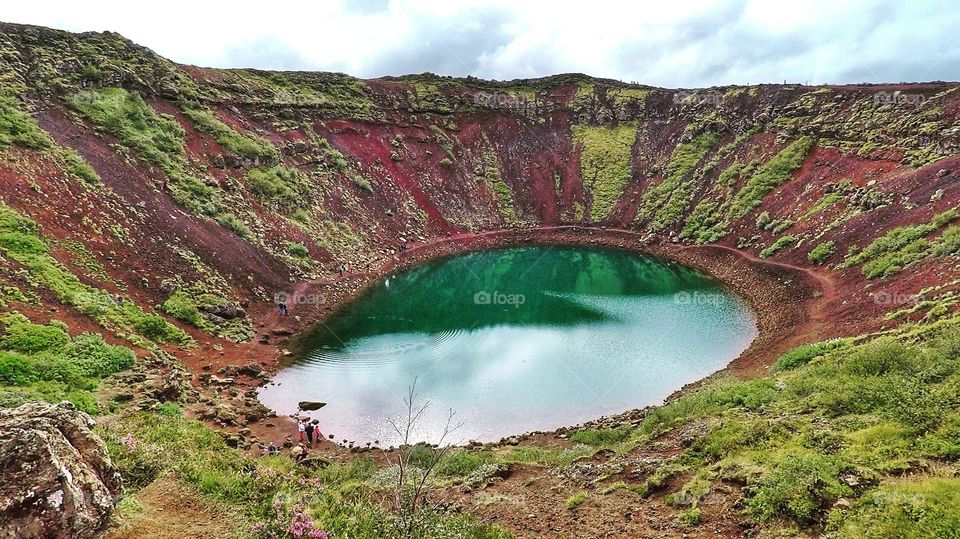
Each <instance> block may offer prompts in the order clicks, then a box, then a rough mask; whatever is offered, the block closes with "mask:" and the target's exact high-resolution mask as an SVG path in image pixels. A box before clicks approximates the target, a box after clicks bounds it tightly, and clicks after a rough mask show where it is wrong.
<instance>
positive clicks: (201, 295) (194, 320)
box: [161, 246, 256, 342]
mask: <svg viewBox="0 0 960 539" xmlns="http://www.w3.org/2000/svg"><path fill="white" fill-rule="evenodd" d="M171 248H172V249H173V251H174V252H176V253H177V255H178V256H179V257H180V260H181V262H182V264H183V266H182V268H183V269H182V271H181V272H180V273H179V274H177V275H173V276H171V277H169V278H167V279H165V280H164V281H163V283H162V286H163V288H164V289H166V290H172V292H170V295H169V296H168V297H167V299H166V300H165V301H164V302H163V304H162V306H161V309H162V310H163V312H165V313H167V314H169V315H170V316H172V317H173V318H175V319H177V320H180V321H181V322H184V323H186V324H190V325H191V326H193V327H195V328H198V329H201V330H203V331H206V332H208V333H210V334H212V335H216V336H218V337H222V338H225V339H228V340H230V341H233V342H245V341H249V340H250V339H252V338H253V337H254V335H255V334H256V332H255V331H254V329H253V321H252V320H251V319H250V317H249V315H248V314H247V312H246V311H245V310H244V309H242V308H241V305H240V302H239V301H237V300H236V298H235V294H234V292H233V289H232V287H231V286H230V283H229V282H228V281H227V280H226V279H225V278H224V277H223V275H221V274H220V272H218V271H217V270H216V269H214V268H212V267H210V266H209V265H207V264H206V263H204V262H203V261H202V260H200V257H199V256H197V255H196V253H194V252H192V251H190V250H188V249H185V248H182V247H177V246H171Z"/></svg>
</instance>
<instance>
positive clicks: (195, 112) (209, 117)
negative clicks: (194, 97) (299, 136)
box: [180, 101, 280, 163]
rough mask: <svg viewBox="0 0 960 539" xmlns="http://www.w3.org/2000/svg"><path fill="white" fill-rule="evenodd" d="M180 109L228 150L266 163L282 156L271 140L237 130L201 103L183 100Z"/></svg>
mask: <svg viewBox="0 0 960 539" xmlns="http://www.w3.org/2000/svg"><path fill="white" fill-rule="evenodd" d="M180 110H181V111H183V113H184V115H186V116H187V118H189V119H190V121H191V122H193V124H194V126H196V128H197V129H199V130H200V131H204V132H206V133H210V134H211V135H213V137H214V138H215V139H217V142H219V143H220V145H221V146H223V147H224V148H225V149H227V150H228V151H231V152H233V153H235V154H237V155H239V156H241V157H246V158H248V159H253V160H258V161H263V162H266V163H269V162H274V161H276V160H277V159H279V157H280V153H279V152H278V151H277V148H276V147H275V146H274V145H273V144H271V143H270V141H268V140H267V139H265V138H263V137H259V136H256V135H248V134H245V133H240V132H238V131H236V130H235V129H233V128H232V127H230V126H228V125H227V124H225V123H223V122H222V121H220V119H219V118H217V116H216V115H215V114H214V113H213V112H211V111H210V110H209V109H207V108H206V107H204V106H203V105H200V104H199V103H193V102H187V101H184V102H181V103H180Z"/></svg>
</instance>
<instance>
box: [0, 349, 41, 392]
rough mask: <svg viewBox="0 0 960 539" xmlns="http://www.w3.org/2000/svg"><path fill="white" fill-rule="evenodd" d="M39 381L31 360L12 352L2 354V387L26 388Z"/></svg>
mask: <svg viewBox="0 0 960 539" xmlns="http://www.w3.org/2000/svg"><path fill="white" fill-rule="evenodd" d="M38 379H39V378H38V376H37V373H36V371H35V369H34V366H33V362H32V361H30V359H29V358H27V357H25V356H22V355H20V354H15V353H11V352H0V385H7V386H24V385H27V384H29V383H31V382H35V381H37V380H38Z"/></svg>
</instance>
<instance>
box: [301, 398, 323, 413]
mask: <svg viewBox="0 0 960 539" xmlns="http://www.w3.org/2000/svg"><path fill="white" fill-rule="evenodd" d="M326 405H327V403H325V402H316V401H300V402H299V403H298V404H297V407H298V408H300V410H302V411H304V412H312V411H314V410H319V409H320V408H323V407H324V406H326Z"/></svg>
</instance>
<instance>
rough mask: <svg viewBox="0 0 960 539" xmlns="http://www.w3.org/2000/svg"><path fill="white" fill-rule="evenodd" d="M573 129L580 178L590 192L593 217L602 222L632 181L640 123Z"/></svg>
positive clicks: (591, 215) (575, 126)
mask: <svg viewBox="0 0 960 539" xmlns="http://www.w3.org/2000/svg"><path fill="white" fill-rule="evenodd" d="M571 131H572V135H573V140H574V143H575V145H576V147H577V148H578V149H579V151H580V177H581V179H582V181H583V185H584V187H586V188H587V190H588V191H589V192H590V195H591V200H592V202H591V206H590V219H591V220H592V221H593V222H601V221H603V220H604V219H606V218H607V216H608V215H609V214H610V212H611V211H612V210H613V207H614V205H616V203H617V200H618V199H619V198H620V195H621V193H622V192H623V188H624V187H626V185H627V184H628V183H629V182H630V179H631V161H632V157H633V143H634V141H635V139H636V136H637V125H636V124H635V123H630V122H624V123H620V124H618V125H616V126H614V127H605V126H594V125H585V124H574V125H573V126H571Z"/></svg>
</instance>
